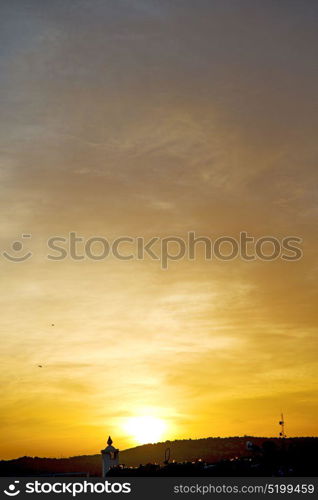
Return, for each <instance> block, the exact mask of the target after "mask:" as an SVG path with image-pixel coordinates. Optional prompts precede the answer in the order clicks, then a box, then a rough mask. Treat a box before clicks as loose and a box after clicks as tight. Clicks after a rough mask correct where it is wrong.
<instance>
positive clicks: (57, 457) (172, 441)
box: [0, 434, 318, 462]
mask: <svg viewBox="0 0 318 500" xmlns="http://www.w3.org/2000/svg"><path fill="white" fill-rule="evenodd" d="M247 438H251V439H266V440H267V439H268V440H271V439H274V440H278V441H280V440H281V439H282V438H281V437H280V436H251V435H249V434H244V435H241V436H207V437H200V438H186V437H185V438H181V439H166V440H165V441H158V442H155V443H144V444H138V445H136V446H132V447H130V448H124V449H120V450H119V451H120V452H121V453H122V452H124V451H130V450H134V449H135V448H142V447H146V446H154V445H159V444H166V443H174V442H179V441H204V440H206V439H247ZM284 439H285V440H286V441H288V440H292V439H318V436H286V437H285V438H284ZM100 455H101V453H100V452H97V453H90V454H87V453H83V454H80V455H67V456H63V455H60V456H55V457H52V456H38V455H32V456H31V455H22V456H20V457H14V458H8V459H3V458H1V457H0V461H3V462H9V461H11V460H19V459H21V458H40V459H48V460H68V459H71V458H79V457H94V456H100Z"/></svg>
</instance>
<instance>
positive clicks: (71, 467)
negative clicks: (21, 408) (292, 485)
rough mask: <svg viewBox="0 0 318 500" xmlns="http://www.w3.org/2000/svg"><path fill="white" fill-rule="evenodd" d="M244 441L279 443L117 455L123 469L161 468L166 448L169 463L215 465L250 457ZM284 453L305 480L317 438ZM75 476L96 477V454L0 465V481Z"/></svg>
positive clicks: (189, 443) (294, 443)
mask: <svg viewBox="0 0 318 500" xmlns="http://www.w3.org/2000/svg"><path fill="white" fill-rule="evenodd" d="M247 441H251V442H253V444H254V448H255V450H261V449H262V448H263V449H265V448H266V445H267V447H268V443H269V442H270V443H272V447H274V449H276V450H280V449H281V447H282V440H279V439H277V438H272V439H270V441H269V440H268V438H261V437H251V436H244V437H228V438H218V437H210V438H205V439H185V440H176V441H166V442H164V443H156V444H147V445H143V446H137V447H135V448H130V449H128V450H123V451H122V452H121V453H120V463H121V464H125V465H126V466H127V467H131V466H135V467H136V466H139V465H140V464H149V463H153V464H154V463H157V464H162V463H163V461H164V456H165V450H166V449H167V448H170V453H171V461H172V460H175V461H176V462H193V461H197V460H199V459H201V460H202V461H204V462H207V463H210V464H215V463H218V462H220V461H224V460H233V459H239V458H241V457H247V458H249V457H251V456H252V454H253V453H252V452H251V451H248V450H247V448H246V443H247ZM264 443H265V444H264ZM284 450H285V451H284V453H285V455H286V457H287V458H288V462H290V464H292V466H293V468H296V470H297V471H298V473H299V474H300V475H301V474H303V475H305V476H306V475H307V473H306V471H309V470H311V469H312V464H313V463H315V457H316V456H317V454H318V438H314V437H307V438H288V439H286V440H284ZM256 454H257V451H256ZM302 471H303V472H302ZM75 473H77V474H82V475H85V474H89V475H91V476H100V474H101V456H100V455H99V454H98V455H83V456H75V457H70V458H39V457H21V458H17V459H14V460H2V461H0V476H2V477H5V476H29V475H30V476H40V475H44V476H45V475H54V474H69V475H71V474H75ZM308 475H309V474H308Z"/></svg>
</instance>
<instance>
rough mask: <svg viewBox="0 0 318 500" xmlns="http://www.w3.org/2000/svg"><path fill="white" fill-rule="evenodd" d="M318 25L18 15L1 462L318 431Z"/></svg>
mask: <svg viewBox="0 0 318 500" xmlns="http://www.w3.org/2000/svg"><path fill="white" fill-rule="evenodd" d="M317 21H318V2H312V1H311V0H303V1H302V2H296V1H291V0H280V1H276V2H275V1H270V2H266V1H264V0H226V1H224V0H197V1H196V2H194V1H193V0H183V1H182V2H179V1H175V0H160V1H158V0H129V1H127V0H107V1H106V2H105V1H104V0H75V1H73V0H55V1H54V2H50V1H49V0H44V1H39V0H28V1H27V2H25V1H24V0H3V1H2V2H1V4H0V33H1V35H0V36H1V42H2V43H1V44H0V47H1V51H0V52H1V53H0V68H1V71H0V78H1V81H0V99H1V102H2V113H3V119H2V121H1V129H0V179H1V183H0V189H1V200H0V201H1V211H0V228H1V248H0V267H1V283H0V287H1V295H0V301H1V317H0V331H1V335H2V342H1V352H0V365H1V376H0V384H1V388H2V389H3V391H2V392H3V395H2V398H1V410H0V420H1V427H2V435H3V437H2V438H1V442H0V456H1V457H5V458H10V457H14V456H20V455H21V454H22V455H31V456H32V455H33V456H34V455H44V454H46V455H52V456H55V455H58V454H60V453H62V454H63V455H69V454H70V453H75V454H81V453H82V451H83V450H85V452H86V453H87V454H90V453H94V452H95V450H99V449H100V446H101V444H100V443H101V441H102V440H101V438H103V436H105V437H107V436H108V435H109V434H110V435H111V436H116V435H117V436H118V441H117V440H116V441H115V442H116V446H117V447H118V448H120V449H124V448H125V449H127V448H128V447H132V446H134V445H136V444H141V443H143V442H145V441H148V440H158V439H159V440H166V439H167V438H168V437H169V436H174V438H175V439H182V438H183V437H184V436H189V435H190V436H191V435H192V436H196V435H208V434H210V433H211V432H212V433H215V432H217V433H218V434H219V435H220V436H229V435H240V434H243V433H244V432H245V430H246V429H249V431H250V433H251V434H252V435H253V434H254V435H255V434H256V435H257V434H258V433H259V430H260V429H262V433H264V434H265V435H266V434H268V435H271V434H274V433H275V429H277V433H278V432H279V426H278V422H279V419H280V415H281V413H282V411H283V412H284V415H285V418H286V432H287V434H288V435H289V434H290V435H295V436H315V435H318V421H317V417H316V415H317V414H318V391H317V389H318V362H317V360H318V356H317V346H318V335H317V323H318V321H317V320H318V309H317V303H318V300H317V299H318V281H317V278H316V277H317V269H318V267H317V246H318V245H317V240H318V235H317V231H316V225H317V188H316V186H317V180H318V179H317V176H318V169H317V156H318V155H317V152H318V143H317V128H318V115H317V111H316V102H317V88H318V66H317V60H318V53H317V48H318V32H317ZM196 238H201V241H197V242H196V243H195V241H193V239H196ZM202 238H203V240H202ZM153 240H154V244H153V246H151V250H152V253H153V255H151V252H150V251H149V243H150V242H151V241H153Z"/></svg>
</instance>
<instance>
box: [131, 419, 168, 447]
mask: <svg viewBox="0 0 318 500" xmlns="http://www.w3.org/2000/svg"><path fill="white" fill-rule="evenodd" d="M124 427H125V430H126V432H127V433H128V434H129V435H130V436H131V437H132V438H133V439H134V441H135V442H136V443H138V444H147V443H156V442H158V441H160V440H161V439H162V436H163V434H164V432H165V430H166V423H165V422H164V420H162V419H161V418H158V417H152V416H149V415H144V416H140V417H130V418H128V419H127V421H126V423H125V426H124Z"/></svg>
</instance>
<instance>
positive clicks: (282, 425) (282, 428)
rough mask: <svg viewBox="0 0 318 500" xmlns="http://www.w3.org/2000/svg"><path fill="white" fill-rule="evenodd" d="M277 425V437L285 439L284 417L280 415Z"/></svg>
mask: <svg viewBox="0 0 318 500" xmlns="http://www.w3.org/2000/svg"><path fill="white" fill-rule="evenodd" d="M279 425H280V433H279V437H280V438H282V439H285V438H286V434H285V421H284V415H283V414H281V416H280V421H279Z"/></svg>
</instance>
